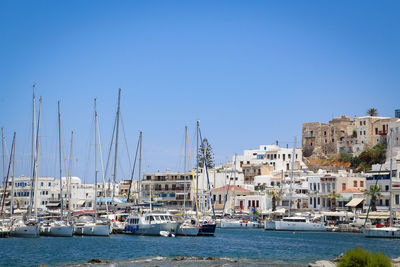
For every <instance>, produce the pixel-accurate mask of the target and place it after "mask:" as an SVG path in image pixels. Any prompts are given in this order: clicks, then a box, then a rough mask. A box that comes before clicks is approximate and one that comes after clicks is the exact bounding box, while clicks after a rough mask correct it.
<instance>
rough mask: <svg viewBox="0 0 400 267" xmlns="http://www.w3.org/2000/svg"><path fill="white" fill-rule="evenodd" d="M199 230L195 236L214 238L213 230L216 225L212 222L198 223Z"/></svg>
mask: <svg viewBox="0 0 400 267" xmlns="http://www.w3.org/2000/svg"><path fill="white" fill-rule="evenodd" d="M199 225H200V230H199V233H198V234H197V235H198V236H214V233H215V228H217V224H216V223H215V222H214V221H213V220H203V221H200V223H199Z"/></svg>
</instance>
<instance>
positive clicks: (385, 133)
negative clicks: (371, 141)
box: [378, 130, 388, 135]
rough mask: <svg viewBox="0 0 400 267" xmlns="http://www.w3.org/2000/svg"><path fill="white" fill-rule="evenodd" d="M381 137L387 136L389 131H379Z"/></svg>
mask: <svg viewBox="0 0 400 267" xmlns="http://www.w3.org/2000/svg"><path fill="white" fill-rule="evenodd" d="M378 134H379V135H387V134H388V131H387V130H383V131H378Z"/></svg>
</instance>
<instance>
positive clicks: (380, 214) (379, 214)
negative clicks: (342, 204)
mask: <svg viewBox="0 0 400 267" xmlns="http://www.w3.org/2000/svg"><path fill="white" fill-rule="evenodd" d="M366 217H367V214H366V213H362V214H360V216H359V218H360V219H365V218H366ZM389 217H390V214H389V212H388V211H371V212H370V213H369V214H368V219H389Z"/></svg>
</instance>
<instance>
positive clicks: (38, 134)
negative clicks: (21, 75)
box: [33, 97, 42, 219]
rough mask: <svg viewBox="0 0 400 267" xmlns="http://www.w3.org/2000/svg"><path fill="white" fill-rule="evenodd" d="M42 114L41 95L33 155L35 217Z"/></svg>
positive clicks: (36, 212) (36, 215)
mask: <svg viewBox="0 0 400 267" xmlns="http://www.w3.org/2000/svg"><path fill="white" fill-rule="evenodd" d="M41 115H42V97H40V98H39V118H38V125H37V133H36V151H35V154H36V157H35V164H34V165H35V167H34V168H33V170H34V177H33V178H34V192H33V193H34V202H33V203H34V208H35V218H36V219H37V217H38V210H37V207H38V197H37V187H38V185H37V184H38V171H39V155H40V154H39V151H40V119H41Z"/></svg>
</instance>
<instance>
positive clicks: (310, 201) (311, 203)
mask: <svg viewBox="0 0 400 267" xmlns="http://www.w3.org/2000/svg"><path fill="white" fill-rule="evenodd" d="M310 204H311V205H312V197H310Z"/></svg>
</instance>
